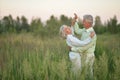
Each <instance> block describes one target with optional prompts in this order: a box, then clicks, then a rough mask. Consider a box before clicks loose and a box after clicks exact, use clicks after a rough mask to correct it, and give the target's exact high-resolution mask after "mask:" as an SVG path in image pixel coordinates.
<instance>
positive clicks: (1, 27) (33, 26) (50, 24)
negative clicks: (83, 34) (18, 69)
mask: <svg viewBox="0 0 120 80" xmlns="http://www.w3.org/2000/svg"><path fill="white" fill-rule="evenodd" d="M71 20H72V18H71V17H70V18H69V17H67V16H65V15H63V14H62V15H61V16H60V18H57V17H55V16H54V15H51V16H50V18H49V19H48V20H47V21H46V22H45V23H43V22H42V21H41V19H40V18H34V19H32V20H31V22H30V23H28V20H27V18H26V17H25V16H22V17H19V16H17V17H16V19H13V18H12V15H9V16H4V17H3V18H2V19H1V20H0V34H2V33H21V32H23V31H24V32H31V33H34V34H35V35H40V36H47V37H48V36H49V37H51V36H57V35H59V28H60V26H61V25H63V24H65V25H69V26H70V25H71ZM78 24H79V27H80V28H82V27H83V24H82V20H81V19H79V21H78ZM94 29H95V31H96V33H98V34H102V33H105V32H110V33H112V34H115V33H119V32H120V23H118V21H117V17H116V16H114V17H113V18H110V20H108V21H107V22H106V23H105V24H102V21H101V18H100V16H96V17H95V25H94Z"/></svg>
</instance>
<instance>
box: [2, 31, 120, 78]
mask: <svg viewBox="0 0 120 80" xmlns="http://www.w3.org/2000/svg"><path fill="white" fill-rule="evenodd" d="M119 50H120V35H118V34H114V35H111V34H102V35H97V46H96V51H95V63H94V80H120V69H119V68H120V51H119ZM68 53H69V50H68V47H67V45H66V43H65V40H63V39H61V38H60V37H44V38H43V37H40V36H35V35H34V34H31V33H21V34H14V33H13V34H3V35H0V80H84V79H85V76H84V73H83V74H81V75H78V76H77V78H76V76H74V74H73V73H72V72H71V69H70V68H71V63H70V60H69V57H68Z"/></svg>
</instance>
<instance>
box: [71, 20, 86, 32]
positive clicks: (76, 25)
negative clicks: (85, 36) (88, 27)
mask: <svg viewBox="0 0 120 80" xmlns="http://www.w3.org/2000/svg"><path fill="white" fill-rule="evenodd" d="M73 27H74V31H75V33H77V34H82V32H83V31H84V30H85V29H84V28H83V29H80V28H79V25H78V23H77V22H75V25H74V26H73Z"/></svg>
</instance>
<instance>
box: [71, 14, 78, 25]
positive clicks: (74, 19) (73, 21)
mask: <svg viewBox="0 0 120 80" xmlns="http://www.w3.org/2000/svg"><path fill="white" fill-rule="evenodd" d="M77 18H78V16H77V14H76V13H74V18H73V19H72V22H71V26H74V24H75V22H76V19H77Z"/></svg>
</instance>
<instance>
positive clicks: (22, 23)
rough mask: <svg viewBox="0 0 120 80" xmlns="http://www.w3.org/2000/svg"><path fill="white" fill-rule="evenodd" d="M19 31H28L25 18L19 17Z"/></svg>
mask: <svg viewBox="0 0 120 80" xmlns="http://www.w3.org/2000/svg"><path fill="white" fill-rule="evenodd" d="M21 30H25V31H27V32H28V31H29V24H28V21H27V19H26V18H25V16H22V17H21Z"/></svg>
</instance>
